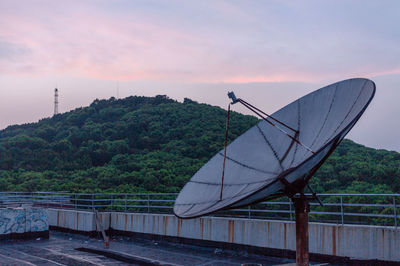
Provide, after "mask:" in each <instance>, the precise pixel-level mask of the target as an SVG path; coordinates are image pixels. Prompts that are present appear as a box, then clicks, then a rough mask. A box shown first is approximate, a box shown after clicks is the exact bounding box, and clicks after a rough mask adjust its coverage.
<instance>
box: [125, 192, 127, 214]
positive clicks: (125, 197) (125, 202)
mask: <svg viewBox="0 0 400 266" xmlns="http://www.w3.org/2000/svg"><path fill="white" fill-rule="evenodd" d="M127 198H128V194H125V212H126V201H127Z"/></svg>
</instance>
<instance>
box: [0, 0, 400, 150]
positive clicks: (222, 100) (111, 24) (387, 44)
mask: <svg viewBox="0 0 400 266" xmlns="http://www.w3.org/2000/svg"><path fill="white" fill-rule="evenodd" d="M0 25H1V26H0V129H2V128H5V127H7V126H8V125H12V124H21V123H27V122H35V121H37V120H39V119H41V118H44V117H50V116H51V115H52V112H53V93H54V92H53V91H54V88H55V87H56V86H57V87H58V88H59V89H60V111H61V112H65V111H69V110H72V109H74V108H77V107H80V106H86V105H89V104H90V103H91V102H92V101H93V100H94V99H96V98H99V99H101V98H109V97H111V96H114V97H117V96H119V97H121V98H122V97H127V96H131V95H146V96H154V95H157V94H166V95H168V96H169V97H171V98H174V99H177V100H179V101H181V100H182V99H183V98H185V97H188V98H191V99H193V100H196V101H199V102H203V103H208V104H212V105H218V106H221V107H223V108H226V107H227V104H228V98H227V97H226V92H227V91H228V90H234V91H235V92H236V94H237V95H238V96H240V97H242V98H244V99H246V100H247V101H249V102H252V103H254V104H255V105H256V106H258V107H260V108H262V109H263V110H265V111H267V112H270V113H272V112H274V111H276V110H277V109H279V108H280V107H282V106H284V105H286V104H288V103H290V102H291V101H293V100H295V99H296V98H298V97H300V96H303V95H304V94H306V93H308V92H311V91H313V90H315V89H318V88H319V87H321V86H325V85H328V84H330V83H332V82H336V81H339V80H343V79H348V78H352V77H366V78H370V79H372V80H373V81H374V82H375V83H376V85H377V93H376V97H375V99H374V100H373V102H372V103H371V106H370V108H369V109H368V110H367V112H366V113H365V115H364V117H363V118H362V119H361V120H360V122H359V124H357V126H356V127H355V128H354V129H353V131H352V132H351V134H350V135H349V136H348V137H349V138H350V139H353V140H355V141H357V142H359V143H361V144H364V145H367V146H371V147H374V148H385V149H389V150H397V151H400V138H399V135H400V122H398V121H399V119H398V116H399V115H400V105H399V100H400V86H399V85H400V2H399V1H385V0H383V1H365V0H363V1H356V0H354V1H272V0H271V1H251V0H248V1H245V0H242V1H218V0H213V1H184V0H182V1H175V0H168V1H166V0H165V1H164V0H158V1H151V0H146V1H138V0H108V1H102V0H97V1H73V0H71V1H70V0H69V1H55V0H53V1H50V0H49V1H39V0H31V1H15V0H10V1H8V0H0ZM234 109H235V110H236V111H241V112H245V110H244V109H241V108H240V107H236V106H234Z"/></svg>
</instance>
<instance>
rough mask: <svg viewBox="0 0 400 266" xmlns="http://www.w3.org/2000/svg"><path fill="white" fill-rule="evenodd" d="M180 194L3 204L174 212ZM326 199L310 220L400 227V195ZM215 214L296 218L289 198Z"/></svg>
mask: <svg viewBox="0 0 400 266" xmlns="http://www.w3.org/2000/svg"><path fill="white" fill-rule="evenodd" d="M176 196H177V194H176V193H106V194H105V193H103V194H100V193H93V194H88V193H68V192H34V193H25V192H0V207H7V206H21V205H24V204H28V205H32V206H35V207H46V208H64V209H75V210H93V209H96V210H99V211H117V212H147V213H172V209H173V204H174V201H175V198H176ZM318 197H319V198H320V199H321V201H322V202H323V204H324V205H323V206H320V205H319V203H316V202H310V205H311V212H310V215H309V219H310V221H314V222H328V223H337V224H367V225H383V226H394V227H398V225H399V222H400V220H399V219H400V215H399V213H400V194H332V193H324V194H318ZM213 216H229V217H243V218H249V219H276V220H294V208H293V204H292V202H291V201H290V200H289V199H288V198H280V199H277V200H274V201H266V202H261V203H258V204H255V205H252V206H249V207H246V208H239V209H233V210H227V211H220V212H217V213H215V214H213Z"/></svg>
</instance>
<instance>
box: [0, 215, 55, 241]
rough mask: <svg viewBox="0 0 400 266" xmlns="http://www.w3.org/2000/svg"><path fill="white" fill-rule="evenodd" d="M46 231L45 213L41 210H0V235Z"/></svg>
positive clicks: (47, 225) (47, 228) (46, 220)
mask: <svg viewBox="0 0 400 266" xmlns="http://www.w3.org/2000/svg"><path fill="white" fill-rule="evenodd" d="M47 230H49V223H48V219H47V213H46V212H45V211H44V210H42V209H0V235H5V234H11V233H26V232H42V231H47Z"/></svg>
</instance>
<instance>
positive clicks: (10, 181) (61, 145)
mask: <svg viewBox="0 0 400 266" xmlns="http://www.w3.org/2000/svg"><path fill="white" fill-rule="evenodd" d="M225 119H226V111H224V110H223V109H221V108H218V107H213V106H210V105H206V104H198V103H196V102H193V101H191V100H189V99H185V101H184V102H183V103H179V102H176V101H174V100H171V99H168V98H167V97H166V96H156V97H128V98H125V99H121V100H116V99H114V98H111V99H109V100H96V101H94V102H93V103H92V104H91V105H90V106H89V107H85V108H78V109H75V110H73V111H71V112H68V113H64V114H60V115H57V116H55V117H53V118H48V119H43V120H41V121H39V122H38V123H32V124H25V125H20V126H10V127H8V128H6V129H5V130H2V131H0V191H7V190H17V191H49V190H51V191H96V190H97V191H100V190H101V191H115V192H137V191H154V192H177V191H179V190H180V188H181V187H182V186H183V185H184V183H185V182H186V181H187V180H188V179H189V178H190V177H191V176H192V175H193V174H194V173H195V172H196V171H197V169H199V168H200V167H201V166H202V165H203V164H204V163H205V162H206V161H207V160H208V159H209V158H210V157H211V156H212V155H214V153H216V152H217V151H218V150H219V149H221V148H222V147H223V142H224V129H225ZM256 122H257V119H256V118H255V117H252V116H244V115H241V114H238V113H233V114H232V117H231V125H230V133H229V134H230V139H234V138H235V137H237V136H239V135H240V134H241V133H243V132H244V131H245V130H246V129H248V128H249V127H251V126H252V125H254V124H255V123H256ZM399 161H400V154H399V153H396V152H389V151H385V150H375V149H371V148H366V147H364V146H361V145H359V144H356V143H354V142H352V141H350V140H345V141H344V142H343V143H342V144H341V145H340V146H339V147H338V149H337V150H336V151H335V153H334V154H333V155H332V156H331V157H330V159H329V160H328V161H327V162H326V163H325V164H324V166H323V167H322V168H321V169H320V170H319V171H318V172H317V174H316V177H314V178H313V179H312V183H313V184H314V188H315V189H316V190H317V191H321V192H322V191H336V192H338V191H343V192H344V191H346V192H400V181H399V179H400V166H399Z"/></svg>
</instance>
